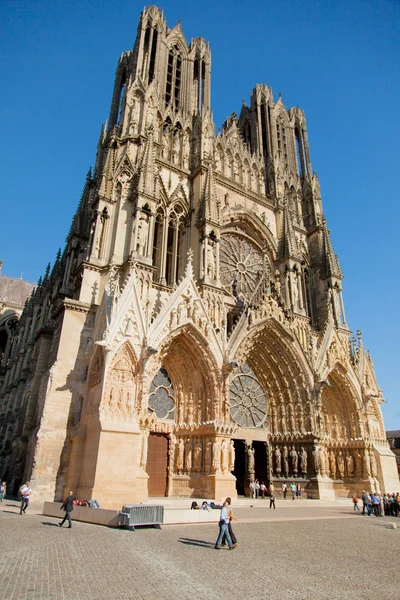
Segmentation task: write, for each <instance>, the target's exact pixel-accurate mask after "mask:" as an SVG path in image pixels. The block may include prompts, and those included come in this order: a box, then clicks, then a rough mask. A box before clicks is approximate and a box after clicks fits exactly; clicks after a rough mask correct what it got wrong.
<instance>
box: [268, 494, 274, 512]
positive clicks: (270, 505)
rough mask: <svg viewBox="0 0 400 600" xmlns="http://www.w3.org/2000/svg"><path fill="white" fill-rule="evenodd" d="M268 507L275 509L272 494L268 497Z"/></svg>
mask: <svg viewBox="0 0 400 600" xmlns="http://www.w3.org/2000/svg"><path fill="white" fill-rule="evenodd" d="M269 507H270V508H272V507H274V510H275V496H274V494H271V495H270V497H269Z"/></svg>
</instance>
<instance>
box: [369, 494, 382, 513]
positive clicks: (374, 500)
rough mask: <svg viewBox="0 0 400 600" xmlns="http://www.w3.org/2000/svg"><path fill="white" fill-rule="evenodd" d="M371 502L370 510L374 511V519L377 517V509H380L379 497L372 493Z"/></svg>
mask: <svg viewBox="0 0 400 600" xmlns="http://www.w3.org/2000/svg"><path fill="white" fill-rule="evenodd" d="M371 500H372V508H373V510H374V515H375V516H376V517H379V507H380V504H381V501H380V499H379V496H378V495H377V494H375V493H374V492H373V493H372V494H371Z"/></svg>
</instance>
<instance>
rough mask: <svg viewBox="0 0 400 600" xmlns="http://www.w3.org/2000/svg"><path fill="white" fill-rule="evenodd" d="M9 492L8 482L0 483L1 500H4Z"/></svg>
mask: <svg viewBox="0 0 400 600" xmlns="http://www.w3.org/2000/svg"><path fill="white" fill-rule="evenodd" d="M6 492H7V484H6V482H5V481H3V482H2V483H0V502H3V498H5V495H6Z"/></svg>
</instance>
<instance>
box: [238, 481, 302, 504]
mask: <svg viewBox="0 0 400 600" xmlns="http://www.w3.org/2000/svg"><path fill="white" fill-rule="evenodd" d="M249 487H250V498H254V499H255V500H257V499H258V498H265V497H269V498H270V500H271V496H273V499H274V500H275V487H274V485H273V483H271V484H270V485H269V486H268V487H267V486H266V485H265V483H264V482H263V481H262V482H261V483H260V482H259V481H258V479H256V480H255V481H251V482H250V484H249ZM288 490H290V493H291V495H292V500H296V498H301V494H302V491H303V488H302V487H301V484H300V483H294V481H292V483H290V484H289V485H288V484H287V483H286V481H284V482H283V483H282V497H283V499H284V500H286V496H287V493H288ZM270 508H271V506H270ZM274 508H275V505H274Z"/></svg>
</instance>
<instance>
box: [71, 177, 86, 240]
mask: <svg viewBox="0 0 400 600" xmlns="http://www.w3.org/2000/svg"><path fill="white" fill-rule="evenodd" d="M91 182H92V168H91V167H90V169H89V171H88V172H87V175H86V181H85V186H84V188H83V191H82V195H81V199H80V202H79V205H78V208H77V211H76V213H75V215H74V218H73V219H72V224H71V228H70V230H69V234H68V236H67V241H68V240H70V238H71V237H72V236H73V235H78V236H85V235H86V228H87V224H88V214H89V210H88V209H89V190H90V184H91Z"/></svg>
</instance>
